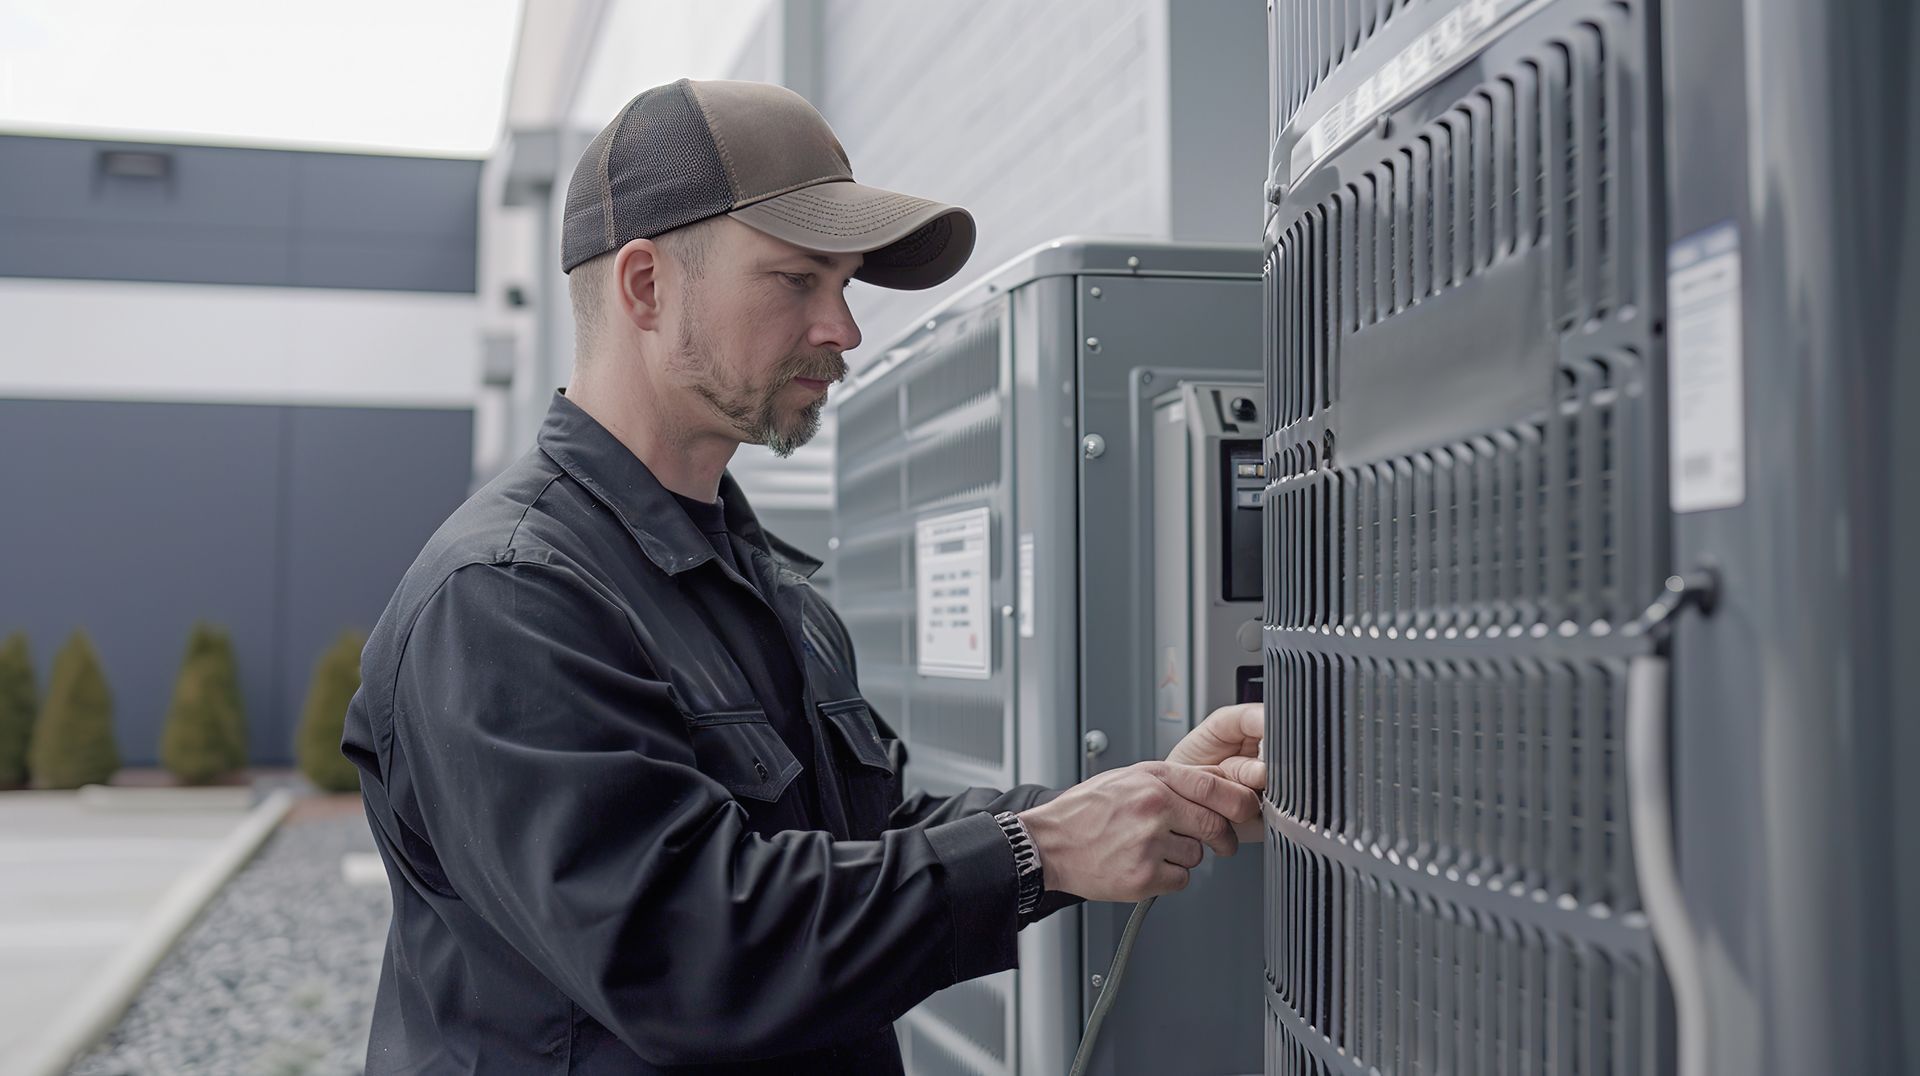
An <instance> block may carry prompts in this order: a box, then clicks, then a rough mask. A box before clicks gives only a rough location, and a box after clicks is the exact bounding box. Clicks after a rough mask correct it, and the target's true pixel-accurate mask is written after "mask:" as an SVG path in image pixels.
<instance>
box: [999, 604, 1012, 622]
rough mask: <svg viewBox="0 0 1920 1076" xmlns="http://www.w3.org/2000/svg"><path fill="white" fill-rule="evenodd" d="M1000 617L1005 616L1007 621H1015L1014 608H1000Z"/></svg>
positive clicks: (1004, 606)
mask: <svg viewBox="0 0 1920 1076" xmlns="http://www.w3.org/2000/svg"><path fill="white" fill-rule="evenodd" d="M1000 615H1001V616H1003V617H1006V618H1007V619H1009V620H1011V619H1013V606H1011V605H1003V606H1001V607H1000Z"/></svg>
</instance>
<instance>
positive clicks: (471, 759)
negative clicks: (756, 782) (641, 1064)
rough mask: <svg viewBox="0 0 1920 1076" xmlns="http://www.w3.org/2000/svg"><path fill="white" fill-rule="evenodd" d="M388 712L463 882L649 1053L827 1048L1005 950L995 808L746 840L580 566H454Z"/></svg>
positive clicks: (404, 797) (485, 911)
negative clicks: (923, 821)
mask: <svg viewBox="0 0 1920 1076" xmlns="http://www.w3.org/2000/svg"><path fill="white" fill-rule="evenodd" d="M386 709H387V712H388V713H389V714H390V721H391V730H390V737H389V738H388V739H389V747H388V748H387V750H388V754H389V757H388V758H387V759H386V760H384V766H383V768H384V770H385V771H386V776H387V781H386V786H387V793H388V795H389V797H390V799H391V801H392V802H393V804H394V806H395V810H396V811H397V812H398V813H400V814H401V815H402V817H403V820H404V821H406V822H407V823H408V824H409V825H412V826H414V827H415V828H416V829H417V830H418V831H419V832H420V833H422V834H423V835H424V836H425V838H426V841H427V843H428V844H429V845H430V846H431V849H432V852H433V853H434V855H435V856H437V858H438V859H439V861H440V867H441V869H442V870H443V871H444V874H445V877H446V879H447V882H448V885H449V886H450V888H451V889H453V890H454V892H455V893H456V894H457V896H458V898H459V899H462V900H464V901H465V902H466V903H467V905H468V906H469V907H470V908H471V909H472V910H473V911H474V912H475V913H476V914H478V915H479V916H481V917H482V918H483V919H485V920H486V921H487V922H488V923H489V924H490V925H491V926H492V927H493V928H494V929H496V930H497V931H498V932H499V933H500V935H501V936H502V937H503V938H504V939H505V940H506V941H507V943H508V944H510V945H512V946H514V948H515V949H517V950H518V951H519V952H520V953H521V954H523V955H524V956H525V957H526V958H527V959H528V961H529V962H531V963H532V964H534V965H535V966H536V967H538V968H539V969H540V970H541V971H542V973H543V974H545V975H546V976H547V977H548V978H549V979H550V980H551V981H552V982H553V983H554V984H555V985H556V986H558V987H559V988H560V989H562V990H564V991H565V992H566V993H567V994H568V995H569V996H570V997H572V998H573V999H574V1001H575V1003H576V1004H578V1005H580V1006H581V1007H582V1008H583V1009H585V1010H586V1011H587V1012H588V1013H590V1014H591V1015H592V1016H593V1017H594V1018H595V1019H596V1020H598V1021H600V1022H601V1023H602V1024H604V1025H606V1026H607V1027H608V1028H609V1029H610V1030H612V1031H613V1032H614V1033H615V1034H617V1035H619V1036H620V1037H621V1039H622V1040H623V1041H625V1042H626V1043H627V1045H628V1046H630V1047H631V1048H632V1049H633V1050H634V1051H635V1052H636V1053H638V1054H639V1055H640V1056H642V1057H644V1058H646V1059H648V1060H650V1061H653V1062H655V1063H656V1064H662V1065H677V1064H697V1063H714V1062H727V1061H739V1060H747V1059H754V1058H764V1057H772V1056H779V1055H783V1054H789V1053H795V1052H799V1051H803V1050H808V1049H814V1048H818V1047H823V1046H827V1045H831V1044H833V1043H836V1042H840V1041H844V1040H846V1039H849V1038H852V1037H855V1036H858V1035H860V1034H863V1033H869V1032H872V1031H875V1030H877V1029H880V1028H882V1027H884V1026H886V1025H887V1024H888V1023H889V1022H891V1021H892V1020H893V1019H895V1018H896V1017H898V1016H899V1015H900V1014H901V1013H903V1012H905V1011H906V1010H907V1009H909V1008H911V1007H913V1006H914V1005H915V1004H917V1003H919V1002H920V1001H921V1000H923V999H924V998H926V997H927V996H928V995H929V994H931V993H933V992H934V991H936V990H938V989H941V988H943V987H946V986H948V985H951V984H953V983H955V982H958V981H961V980H964V979H969V978H973V977H975V976H978V975H984V974H987V973H990V972H994V971H999V970H1003V969H1005V968H1010V967H1012V966H1014V963H1015V945H1014V935H1015V929H1016V924H1015V921H1014V919H1015V916H1014V896H1015V893H1014V890H1015V886H1014V866H1013V856H1012V853H1011V851H1010V850H1009V849H1008V847H1007V843H1006V840H1005V838H1004V837H1003V836H1002V834H1001V833H1000V831H999V828H998V827H997V826H995V825H994V823H993V820H992V818H991V817H989V816H988V815H985V814H979V813H972V814H963V813H955V814H952V815H951V817H949V818H946V819H944V820H941V821H938V822H930V824H927V825H920V826H910V827H903V828H899V829H894V830H891V831H889V832H887V833H885V834H884V835H883V836H882V838H881V839H880V840H877V841H834V840H833V839H832V838H831V837H830V836H828V835H827V834H825V833H817V832H783V833H780V834H777V835H776V836H773V837H763V836H760V835H756V834H753V833H751V832H749V831H748V830H747V828H746V821H747V819H746V815H745V812H744V811H743V809H742V808H741V807H740V805H739V804H738V803H736V802H735V801H734V800H733V798H732V797H731V795H729V793H728V792H727V790H726V789H725V788H724V787H723V786H721V785H720V784H719V783H718V782H716V781H714V780H713V779H712V778H710V777H708V776H707V775H705V774H703V773H702V772H700V771H699V770H698V769H696V768H695V766H694V756H693V750H692V747H691V746H690V740H689V736H688V733H687V731H686V727H685V722H684V719H683V718H682V716H681V714H680V710H679V707H678V706H677V705H676V704H675V702H674V699H673V695H672V690H671V688H670V687H669V685H668V684H667V683H665V682H664V681H662V680H661V679H659V678H657V676H656V675H655V670H653V669H652V667H651V665H650V662H649V660H648V659H647V657H646V656H645V655H644V653H643V652H642V650H641V648H640V645H639V643H638V642H637V640H636V636H635V633H634V629H633V627H632V626H631V625H630V624H629V623H628V621H627V618H626V615H625V614H624V613H623V612H622V610H621V609H620V608H619V607H618V606H616V605H615V604H614V603H612V602H610V601H608V600H606V599H605V598H603V597H602V596H601V595H600V593H599V592H598V591H597V590H595V589H594V587H593V586H592V585H590V584H589V583H588V582H586V581H585V580H584V579H582V578H581V577H579V576H577V575H575V574H574V573H572V572H571V571H570V570H568V569H566V568H565V567H561V566H557V565H548V564H542V563H531V564H530V563H526V562H520V563H505V564H474V565H468V566H466V567H463V568H461V569H459V570H457V571H456V572H454V573H453V574H452V575H451V576H450V577H449V578H448V579H447V581H446V582H445V583H443V584H442V586H441V587H440V589H439V590H438V591H436V593H435V594H434V596H433V597H432V598H431V599H429V600H428V601H427V603H426V604H425V606H424V607H423V608H422V610H421V612H420V614H419V616H418V617H417V619H416V620H415V622H414V624H413V626H412V628H411V630H410V633H409V635H408V637H407V641H406V643H405V647H404V650H403V653H402V657H401V659H400V662H399V665H398V668H397V671H396V673H395V679H394V683H393V684H392V694H391V698H390V705H389V706H388V707H387V708H386Z"/></svg>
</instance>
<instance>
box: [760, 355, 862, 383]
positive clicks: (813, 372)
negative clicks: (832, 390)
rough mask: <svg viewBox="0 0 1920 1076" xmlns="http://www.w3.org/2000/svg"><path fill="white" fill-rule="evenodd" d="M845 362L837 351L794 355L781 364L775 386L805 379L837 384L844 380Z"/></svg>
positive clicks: (845, 375)
mask: <svg viewBox="0 0 1920 1076" xmlns="http://www.w3.org/2000/svg"><path fill="white" fill-rule="evenodd" d="M846 377H847V360H846V359H845V358H844V357H843V356H842V355H841V354H840V353H839V352H838V351H817V352H813V353H811V354H806V355H795V356H793V357H792V358H790V359H788V360H787V361H786V362H784V363H782V364H781V368H780V377H779V380H778V381H777V382H776V383H777V384H781V385H785V384H787V383H789V382H792V381H795V380H798V379H799V378H806V379H807V380H808V381H825V382H828V383H837V382H840V381H844V380H846Z"/></svg>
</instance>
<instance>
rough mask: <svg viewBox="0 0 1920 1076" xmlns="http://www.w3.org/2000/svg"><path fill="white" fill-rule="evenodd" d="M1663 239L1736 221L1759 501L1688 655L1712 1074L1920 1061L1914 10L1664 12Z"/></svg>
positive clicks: (1686, 817)
mask: <svg viewBox="0 0 1920 1076" xmlns="http://www.w3.org/2000/svg"><path fill="white" fill-rule="evenodd" d="M1664 15H1665V21H1664V26H1663V30H1664V43H1665V47H1666V49H1667V60H1666V77H1667V80H1668V87H1669V102H1670V103H1669V107H1668V109H1667V117H1668V131H1669V146H1670V149H1669V152H1670V154H1671V156H1670V168H1669V171H1668V176H1667V178H1668V193H1669V197H1670V198H1671V208H1670V214H1671V224H1672V227H1671V234H1672V235H1673V236H1675V237H1684V236H1688V235H1691V234H1694V233H1696V232H1698V231H1700V230H1702V229H1705V228H1707V227H1709V226H1712V225H1717V224H1720V223H1721V222H1726V221H1731V222H1733V223H1734V224H1735V225H1736V227H1737V228H1738V230H1739V236H1740V249H1741V274H1742V284H1743V289H1742V295H1741V299H1742V317H1741V334H1742V340H1743V349H1744V365H1745V375H1744V383H1745V401H1744V415H1745V427H1746V440H1745V449H1746V474H1747V480H1746V496H1745V500H1744V503H1742V504H1740V505H1738V506H1735V507H1730V508H1723V509H1717V510H1712V511H1702V512H1692V513H1687V514H1684V515H1681V516H1679V517H1677V519H1676V523H1675V527H1674V535H1673V541H1674V556H1675V560H1676V562H1677V563H1679V564H1680V565H1683V566H1691V565H1694V564H1696V563H1702V562H1706V563H1711V564H1712V565H1713V566H1714V567H1715V568H1716V569H1717V570H1718V572H1719V573H1720V580H1721V593H1720V600H1719V602H1718V604H1717V607H1716V609H1715V611H1714V613H1713V615H1712V616H1711V617H1708V618H1704V619H1689V620H1686V621H1683V622H1682V623H1681V624H1680V626H1679V628H1678V630H1677V632H1676V637H1675V641H1674V659H1675V660H1674V677H1673V690H1674V698H1675V721H1674V736H1675V743H1674V752H1675V757H1674V787H1675V808H1676V811H1677V813H1678V817H1679V826H1678V828H1679V833H1678V843H1679V852H1680V857H1681V878H1682V883H1683V885H1684V888H1685V891H1686V896H1687V903H1688V906H1689V910H1690V913H1691V919H1692V922H1693V930H1694V932H1695V934H1696V936H1697V942H1698V945H1697V957H1698V959H1699V963H1700V967H1701V971H1702V973H1703V974H1704V976H1705V979H1706V989H1705V991H1704V994H1705V997H1706V1000H1707V1003H1708V1019H1707V1021H1706V1028H1705V1030H1706V1033H1707V1045H1708V1050H1709V1054H1710V1060H1711V1069H1712V1071H1714V1072H1746V1073H1754V1074H1756V1076H1785V1074H1787V1073H1801V1072H1836V1073H1838V1072H1913V1071H1915V1070H1916V1069H1917V1068H1920V1031H1917V1030H1916V1029H1920V920H1917V919H1916V917H1915V915H1914V914H1913V911H1914V909H1915V908H1916V907H1920V891H1917V890H1916V882H1917V881H1920V873H1917V871H1920V842H1916V841H1915V840H1914V837H1913V820H1914V819H1915V818H1916V817H1920V813H1917V812H1920V805H1917V804H1916V800H1915V791H1914V790H1915V785H1916V782H1915V781H1914V780H1913V774H1914V772H1915V770H1916V767H1920V739H1917V738H1916V736H1915V734H1914V730H1915V728H1916V727H1917V723H1916V722H1915V720H1914V715H1915V706H1914V702H1913V698H1912V694H1913V692H1912V689H1911V687H1910V686H1905V685H1903V684H1901V683H1900V682H1899V681H1898V680H1896V677H1899V676H1901V675H1902V674H1903V673H1905V672H1906V667H1907V666H1910V664H1911V662H1912V660H1913V655H1914V654H1916V653H1920V640H1916V637H1915V628H1914V624H1915V620H1914V615H1913V610H1914V609H1915V608H1916V603H1920V585H1917V584H1916V575H1915V571H1914V557H1913V553H1912V550H1913V549H1914V548H1915V546H1914V542H1915V541H1916V534H1915V530H1914V527H1915V518H1916V517H1915V513H1916V510H1917V509H1920V490H1917V489H1916V485H1917V483H1916V481H1915V479H1914V477H1913V470H1912V468H1913V465H1914V461H1915V459H1916V458H1917V457H1916V453H1915V447H1916V446H1915V443H1914V434H1913V431H1914V426H1915V424H1914V420H1913V415H1914V414H1915V412H1916V408H1920V385H1916V380H1915V376H1914V371H1915V369H1916V365H1920V364H1916V362H1915V345H1914V340H1915V339H1916V333H1917V332H1920V326H1916V323H1915V317H1916V310H1920V304H1916V302H1915V295H1916V293H1917V292H1916V289H1917V288H1920V225H1917V223H1916V221H1920V218H1917V217H1916V215H1915V213H1914V211H1913V192H1914V191H1915V190H1916V188H1917V187H1920V172H1917V171H1916V160H1915V156H1914V153H1915V150H1914V147H1915V145H1916V144H1920V143H1916V137H1920V81H1916V79H1917V78H1920V76H1917V75H1916V71H1915V68H1914V67H1913V65H1912V56H1913V55H1915V53H1916V50H1920V19H1916V17H1915V13H1914V10H1913V8H1912V5H1910V4H1817V3H1808V2H1788V0H1749V2H1746V3H1738V2H1733V0H1697V2H1696V0H1689V2H1687V3H1672V4H1667V5H1664Z"/></svg>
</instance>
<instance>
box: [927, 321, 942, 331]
mask: <svg viewBox="0 0 1920 1076" xmlns="http://www.w3.org/2000/svg"><path fill="white" fill-rule="evenodd" d="M939 324H940V323H939V322H937V321H929V322H927V331H929V332H931V331H933V329H934V327H935V326H937V325H939Z"/></svg>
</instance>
